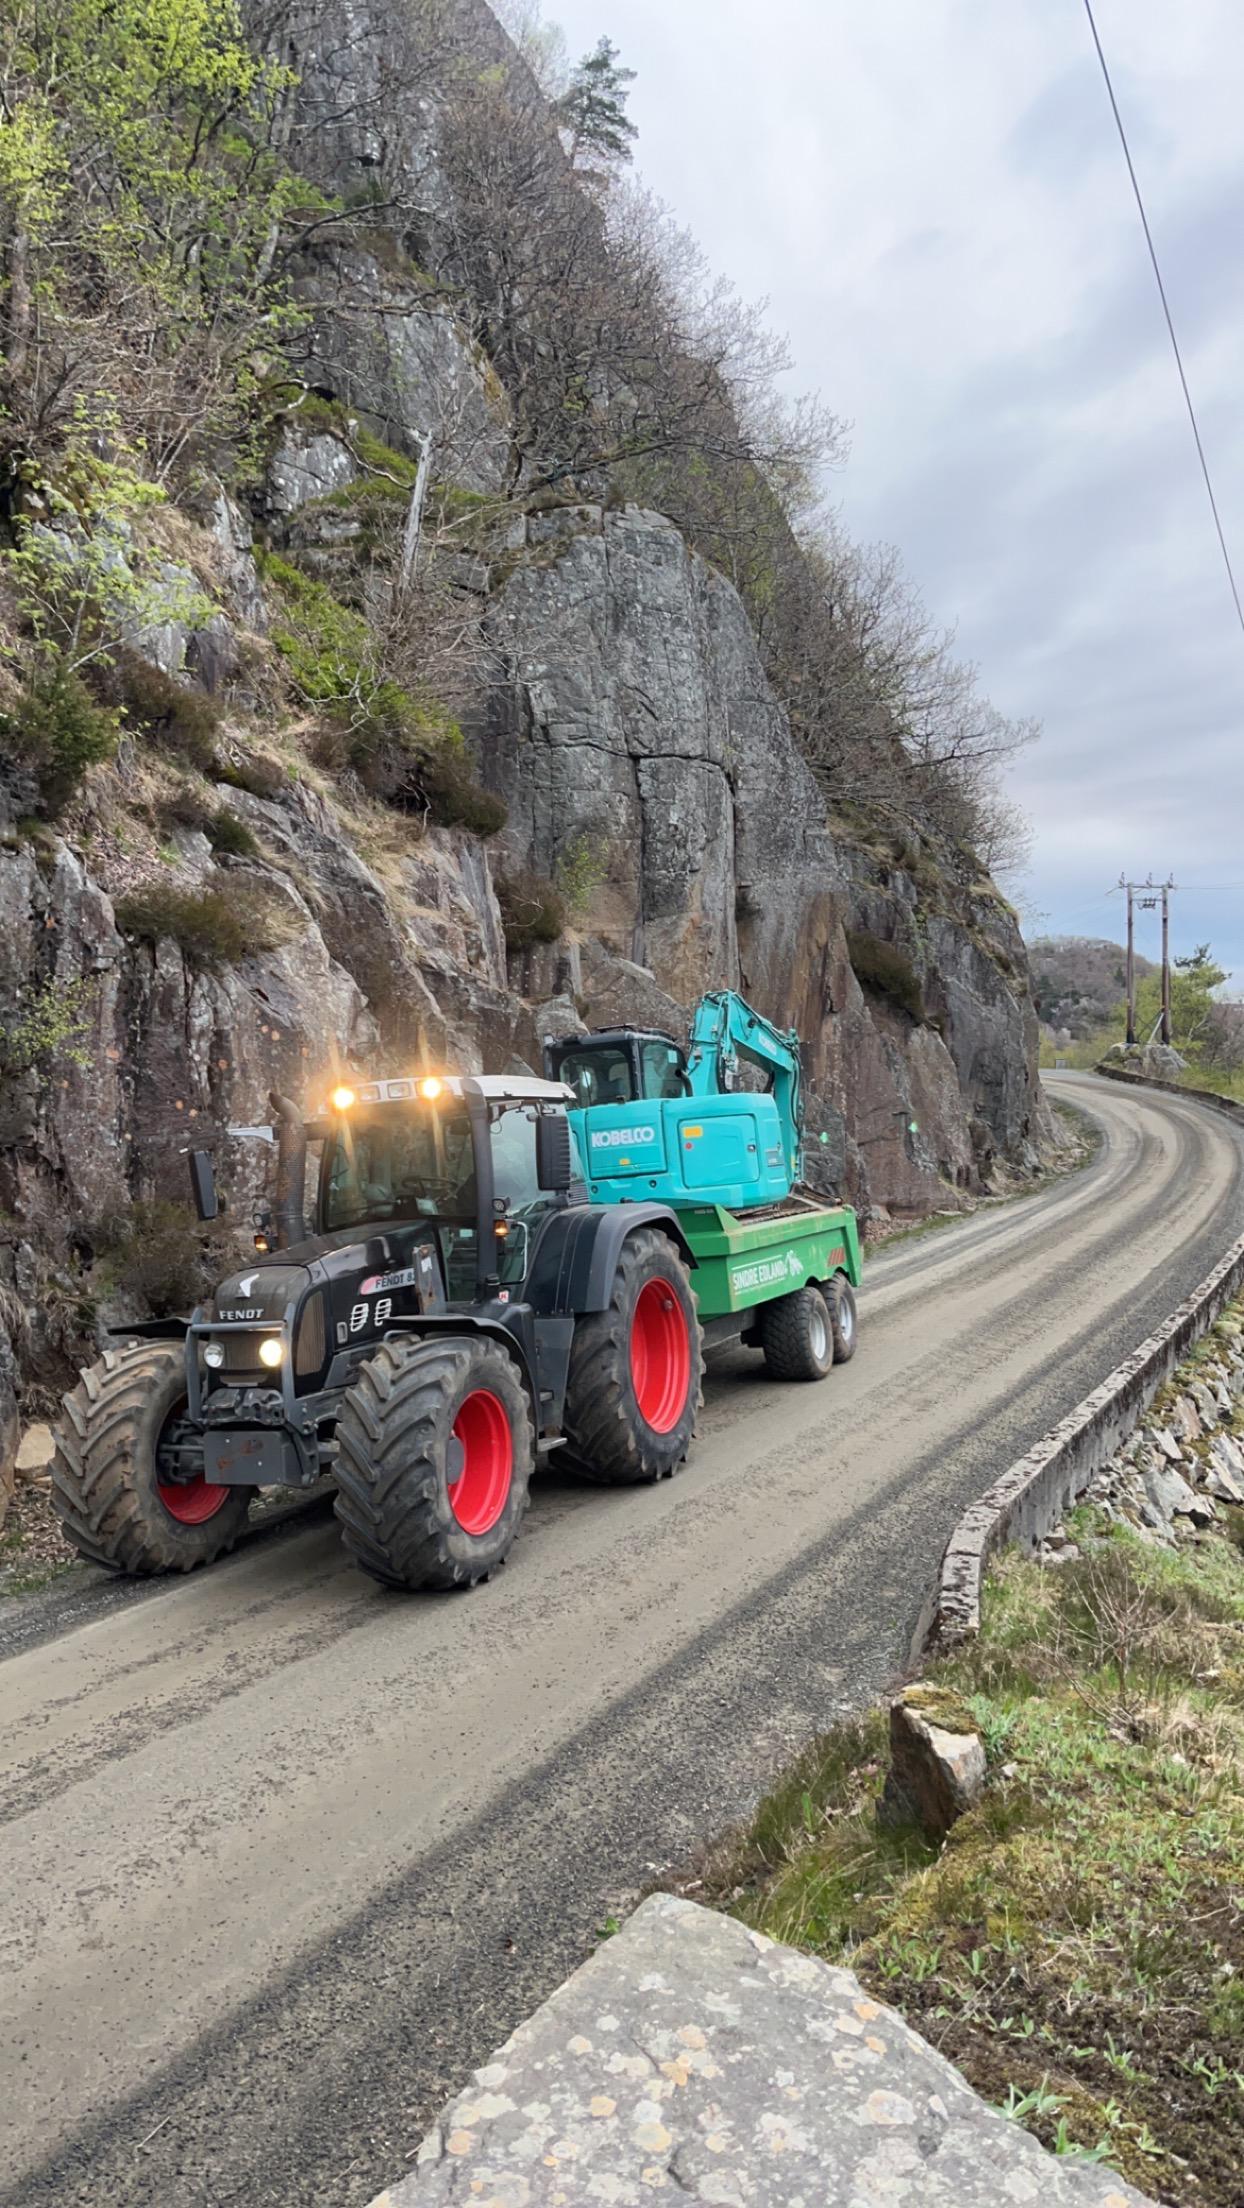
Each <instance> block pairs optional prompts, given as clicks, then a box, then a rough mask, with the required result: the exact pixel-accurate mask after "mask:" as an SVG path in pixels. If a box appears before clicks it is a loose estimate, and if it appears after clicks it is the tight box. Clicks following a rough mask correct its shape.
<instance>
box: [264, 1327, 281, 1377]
mask: <svg viewBox="0 0 1244 2208" xmlns="http://www.w3.org/2000/svg"><path fill="white" fill-rule="evenodd" d="M284 1355H285V1344H284V1343H283V1342H282V1340H281V1337H280V1335H279V1334H268V1335H265V1337H264V1339H263V1341H262V1342H261V1343H260V1344H259V1362H260V1364H261V1365H267V1367H268V1369H269V1371H270V1372H271V1371H273V1370H275V1368H276V1366H277V1365H279V1364H280V1362H281V1359H282V1357H283V1356H284Z"/></svg>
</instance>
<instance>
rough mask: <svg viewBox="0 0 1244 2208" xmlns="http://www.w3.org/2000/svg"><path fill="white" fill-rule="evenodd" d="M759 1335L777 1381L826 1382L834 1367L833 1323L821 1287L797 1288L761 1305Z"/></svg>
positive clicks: (769, 1367) (769, 1366)
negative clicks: (826, 1376)
mask: <svg viewBox="0 0 1244 2208" xmlns="http://www.w3.org/2000/svg"><path fill="white" fill-rule="evenodd" d="M759 1332H760V1346H761V1348H762V1349H763V1351H764V1353H765V1364H766V1366H767V1367H768V1370H769V1371H770V1372H771V1373H772V1374H773V1377H774V1379H775V1380H823V1379H824V1378H825V1375H826V1373H827V1372H828V1371H829V1369H830V1367H831V1365H832V1364H833V1361H834V1332H833V1321H832V1318H831V1315H830V1310H829V1306H828V1304H827V1303H826V1301H825V1298H824V1296H823V1295H822V1294H821V1291H820V1289H819V1288H796V1290H795V1291H794V1294H793V1295H789V1296H778V1297H777V1298H776V1299H775V1301H774V1302H773V1303H762V1304H761V1306H760V1311H759Z"/></svg>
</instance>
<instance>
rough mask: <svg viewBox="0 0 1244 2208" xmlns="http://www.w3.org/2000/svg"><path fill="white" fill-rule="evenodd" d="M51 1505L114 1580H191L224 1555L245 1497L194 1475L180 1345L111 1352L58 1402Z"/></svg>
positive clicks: (197, 1461) (199, 1470)
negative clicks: (200, 1567) (158, 1576)
mask: <svg viewBox="0 0 1244 2208" xmlns="http://www.w3.org/2000/svg"><path fill="white" fill-rule="evenodd" d="M55 1443H56V1447H55V1453H54V1455H53V1458H52V1506H53V1508H54V1510H55V1511H56V1514H57V1516H58V1517H59V1519H60V1522H61V1524H62V1526H63V1527H64V1529H65V1532H66V1534H67V1536H68V1538H69V1539H70V1540H71V1541H72V1542H73V1543H74V1545H75V1547H76V1548H77V1549H78V1551H79V1553H80V1554H81V1555H82V1556H85V1557H89V1558H90V1560H91V1562H92V1563H93V1564H106V1565H107V1567H108V1569H109V1571H113V1572H134V1573H145V1572H192V1571H193V1570H194V1568H195V1566H196V1564H210V1563H211V1562H212V1560H213V1558H215V1557H218V1556H221V1555H223V1553H224V1551H225V1550H226V1549H231V1548H232V1547H233V1544H234V1542H235V1541H236V1540H237V1537H238V1535H239V1533H240V1532H241V1530H242V1528H243V1526H244V1525H245V1523H246V1516H247V1512H248V1510H249V1509H250V1490H249V1488H245V1487H224V1486H221V1485H220V1484H219V1483H217V1482H215V1481H210V1480H206V1479H205V1478H204V1477H203V1440H202V1436H201V1434H199V1432H198V1431H197V1430H196V1428H194V1427H193V1426H191V1425H190V1422H189V1419H188V1417H187V1415H186V1353H185V1349H184V1347H183V1345H182V1344H181V1343H180V1342H138V1343H135V1344H133V1345H132V1346H130V1347H129V1348H126V1349H122V1350H114V1349H110V1350H108V1351H106V1352H105V1354H104V1356H103V1357H102V1358H101V1359H100V1361H99V1363H98V1364H96V1365H91V1366H90V1367H89V1368H88V1370H87V1371H86V1372H84V1373H83V1375H82V1377H81V1379H80V1380H79V1382H78V1385H77V1387H76V1388H74V1390H73V1391H72V1393H71V1394H69V1395H67V1396H66V1397H65V1401H64V1405H63V1409H62V1415H61V1421H60V1424H59V1426H58V1427H57V1429H56V1435H55Z"/></svg>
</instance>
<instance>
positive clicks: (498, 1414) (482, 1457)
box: [449, 1388, 514, 1533]
mask: <svg viewBox="0 0 1244 2208" xmlns="http://www.w3.org/2000/svg"><path fill="white" fill-rule="evenodd" d="M453 1442H456V1443H457V1444H458V1448H457V1449H454V1447H453ZM459 1451H460V1452H461V1469H460V1470H459V1471H458V1476H457V1478H456V1479H455V1480H454V1481H452V1482H451V1484H450V1489H449V1507H450V1509H451V1510H452V1511H453V1514H454V1517H455V1518H456V1519H457V1521H458V1524H459V1525H460V1526H461V1528H462V1530H463V1532H464V1533H488V1532H489V1531H490V1530H491V1529H492V1527H493V1526H495V1525H496V1523H497V1520H498V1518H499V1517H500V1516H501V1513H502V1511H503V1510H504V1509H505V1506H506V1503H507V1502H508V1501H509V1495H510V1481H511V1479H512V1478H513V1476H514V1436H513V1434H512V1433H511V1432H510V1420H509V1415H508V1413H507V1411H506V1408H505V1405H504V1403H503V1402H502V1401H501V1398H500V1396H496V1395H494V1394H493V1392H492V1390H491V1388H476V1389H475V1390H474V1392H473V1394H471V1395H468V1396H467V1397H466V1398H465V1399H464V1401H463V1402H462V1404H461V1405H460V1406H459V1410H458V1416H457V1417H456V1419H455V1420H454V1423H453V1436H452V1441H451V1444H450V1458H451V1463H452V1462H453V1460H454V1459H456V1458H457V1457H458V1454H459Z"/></svg>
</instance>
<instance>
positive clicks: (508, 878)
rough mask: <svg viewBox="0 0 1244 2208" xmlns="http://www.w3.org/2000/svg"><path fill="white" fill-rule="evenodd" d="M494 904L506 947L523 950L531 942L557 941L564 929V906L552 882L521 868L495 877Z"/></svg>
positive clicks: (562, 899) (527, 947)
mask: <svg viewBox="0 0 1244 2208" xmlns="http://www.w3.org/2000/svg"><path fill="white" fill-rule="evenodd" d="M497 903H498V904H499V905H500V907H501V925H502V927H503V928H504V930H505V940H506V946H507V948H508V949H509V950H511V951H525V950H527V949H529V948H530V946H531V945H532V944H533V943H556V941H557V939H558V937H559V936H560V935H562V934H563V933H564V932H565V927H566V905H565V900H564V898H563V897H562V895H561V893H560V891H558V890H556V889H555V888H554V887H553V884H552V882H546V881H543V880H542V879H541V877H540V875H538V874H533V873H531V872H529V871H526V870H524V871H523V872H521V873H518V874H501V875H499V876H498V878H497Z"/></svg>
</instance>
